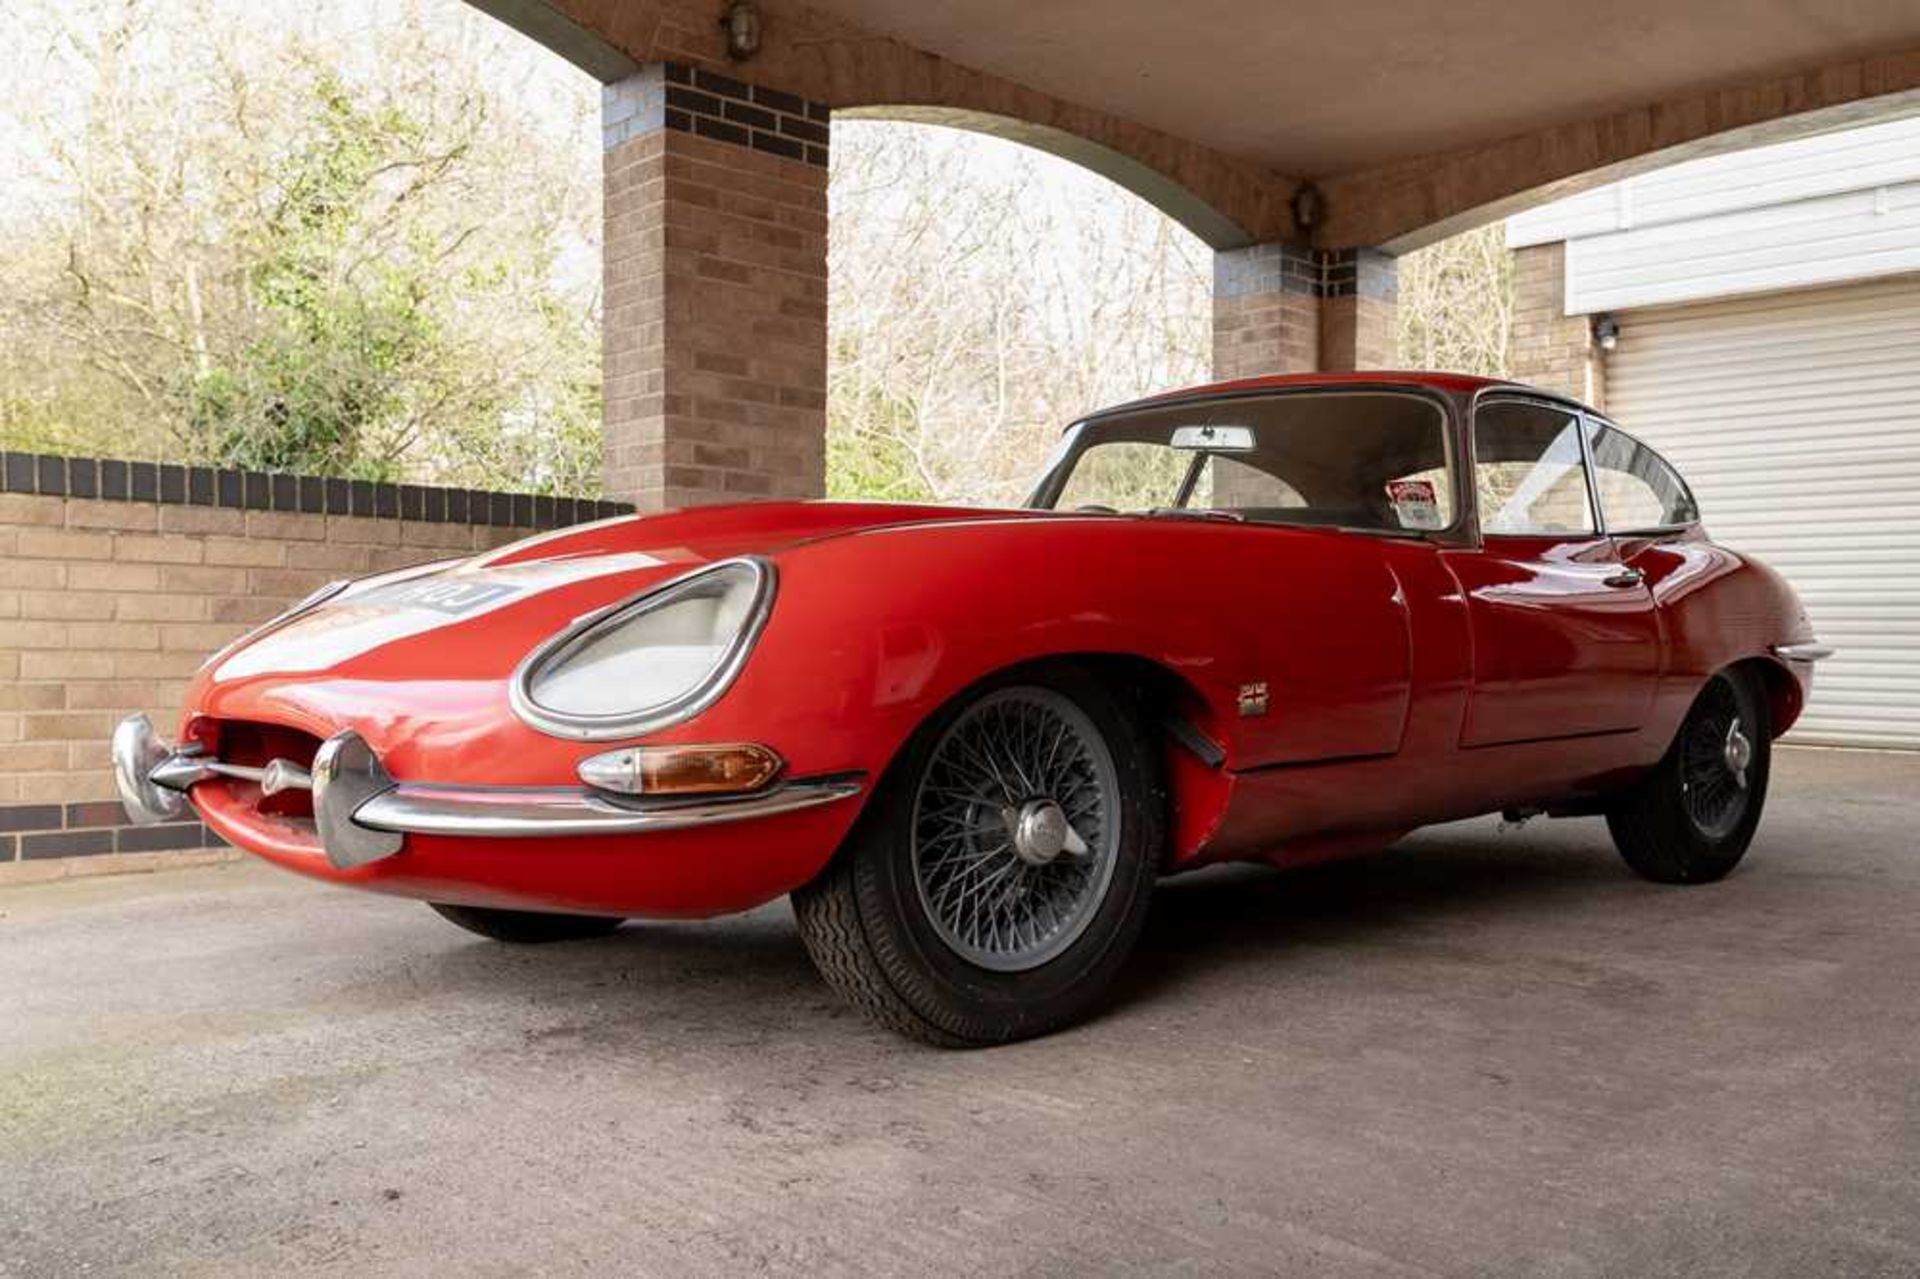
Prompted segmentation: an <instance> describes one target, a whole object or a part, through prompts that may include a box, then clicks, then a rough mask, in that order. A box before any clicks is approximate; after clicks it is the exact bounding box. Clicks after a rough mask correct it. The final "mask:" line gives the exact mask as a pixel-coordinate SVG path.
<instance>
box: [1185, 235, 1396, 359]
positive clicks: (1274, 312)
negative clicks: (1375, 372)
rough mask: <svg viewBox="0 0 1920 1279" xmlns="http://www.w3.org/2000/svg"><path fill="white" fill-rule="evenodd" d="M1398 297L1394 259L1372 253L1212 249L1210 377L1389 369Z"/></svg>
mask: <svg viewBox="0 0 1920 1279" xmlns="http://www.w3.org/2000/svg"><path fill="white" fill-rule="evenodd" d="M1397 293H1398V286H1397V273H1396V271H1395V269H1394V262H1393V259H1392V258H1391V257H1389V256H1388V255H1387V254H1385V253H1381V252H1378V251H1377V250H1374V249H1345V250H1339V251H1334V252H1326V251H1315V250H1309V249H1296V248H1293V247H1291V246H1289V245H1284V244H1256V245H1252V246H1250V247H1248V248H1244V249H1228V250H1226V251H1224V252H1220V253H1216V254H1214V256H1213V372H1214V376H1215V377H1219V378H1236V377H1256V376H1258V375H1260V374H1263V373H1312V372H1317V371H1321V370H1329V371H1340V370H1351V369H1386V368H1392V367H1394V366H1395V365H1396V364H1398V363H1399V360H1398V358H1397V356H1396V354H1395V352H1396V350H1397V348H1398V345H1399V334H1398V330H1397V325H1398V315H1397V311H1396V298H1397Z"/></svg>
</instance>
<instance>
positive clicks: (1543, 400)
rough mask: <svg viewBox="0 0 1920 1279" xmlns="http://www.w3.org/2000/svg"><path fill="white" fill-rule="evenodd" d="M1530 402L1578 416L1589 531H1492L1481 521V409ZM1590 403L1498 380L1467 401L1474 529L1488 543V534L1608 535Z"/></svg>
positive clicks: (1588, 537) (1578, 537)
mask: <svg viewBox="0 0 1920 1279" xmlns="http://www.w3.org/2000/svg"><path fill="white" fill-rule="evenodd" d="M1488 402H1494V403H1500V402H1505V403H1512V404H1526V405H1530V406H1532V407H1534V408H1544V409H1555V410H1557V411H1559V412H1561V413H1565V414H1567V415H1568V416H1569V417H1571V418H1573V419H1574V424H1575V433H1576V434H1577V435H1579V437H1580V469H1581V471H1582V472H1583V474H1584V475H1585V478H1586V482H1587V514H1588V515H1589V516H1591V517H1592V520H1593V528H1592V529H1590V530H1588V531H1587V532H1586V533H1583V534H1578V535H1567V534H1560V533H1489V532H1487V530H1486V528H1485V526H1484V525H1483V524H1482V523H1481V521H1480V515H1481V511H1480V409H1481V406H1482V405H1484V404H1486V403H1488ZM1587 416H1588V414H1587V410H1586V407H1585V406H1584V405H1582V404H1579V403H1577V402H1575V401H1573V400H1568V399H1563V398H1561V397H1560V396H1557V395H1549V394H1547V393H1546V392H1544V391H1539V392H1536V391H1534V390H1532V389H1531V388H1529V387H1525V386H1519V385H1508V384H1506V383H1497V384H1495V385H1493V386H1483V387H1481V388H1480V389H1479V390H1477V391H1475V392H1474V393H1473V397H1472V399H1471V400H1469V401H1468V404H1467V467H1468V470H1469V472H1470V474H1469V475H1468V478H1467V488H1468V491H1469V492H1470V493H1471V494H1472V495H1473V531H1474V533H1475V535H1476V536H1478V537H1479V539H1480V541H1481V543H1482V544H1483V545H1484V544H1485V542H1486V541H1487V539H1488V538H1494V539H1504V538H1535V539H1537V538H1542V537H1563V538H1565V539H1566V540H1569V541H1578V540H1581V539H1583V538H1584V539H1585V540H1588V541H1595V542H1598V541H1601V540H1602V539H1604V538H1606V537H1607V536H1608V534H1607V524H1606V517H1605V516H1604V515H1602V514H1601V511H1600V494H1599V493H1598V492H1597V491H1596V490H1595V489H1594V486H1593V459H1592V458H1591V457H1590V456H1589V454H1588V451H1587V432H1586V419H1587Z"/></svg>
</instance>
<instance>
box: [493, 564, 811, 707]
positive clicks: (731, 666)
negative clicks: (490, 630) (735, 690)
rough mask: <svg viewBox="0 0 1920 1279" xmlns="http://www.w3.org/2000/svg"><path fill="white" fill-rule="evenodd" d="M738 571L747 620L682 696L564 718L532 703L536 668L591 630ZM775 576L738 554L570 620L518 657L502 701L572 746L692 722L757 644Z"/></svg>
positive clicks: (725, 686)
mask: <svg viewBox="0 0 1920 1279" xmlns="http://www.w3.org/2000/svg"><path fill="white" fill-rule="evenodd" d="M741 567H745V568H747V569H749V570H751V571H752V573H753V575H754V596H753V602H752V604H751V605H750V606H749V608H748V612H747V620H746V621H745V622H744V623H743V624H742V625H741V627H740V630H739V633H738V634H736V635H735V636H734V638H733V642H732V643H731V644H730V645H729V646H728V648H727V651H726V653H725V654H723V655H722V656H721V658H720V660H719V661H718V662H716V663H715V664H714V666H713V669H712V670H710V671H708V672H707V674H706V675H705V676H704V677H703V678H702V679H701V681H700V683H698V684H697V685H695V686H694V687H693V688H691V689H689V690H688V691H687V692H685V693H682V694H681V695H680V696H678V697H675V698H673V699H671V700H670V701H666V702H662V703H659V704H658V705H654V706H645V707H641V708H639V709H638V710H633V711H625V712H621V713H618V714H612V715H569V714H566V713H564V712H561V711H555V710H551V709H549V708H547V707H545V706H542V705H540V703H539V702H538V701H536V700H535V699H534V696H533V680H534V678H535V676H536V675H537V674H538V673H539V671H540V669H541V667H543V666H544V665H545V664H546V663H548V662H549V661H552V660H555V659H557V658H558V657H560V656H561V655H563V654H564V652H565V651H566V650H567V649H568V648H570V647H571V646H572V645H574V644H577V643H579V642H580V641H581V640H583V639H585V638H586V637H587V636H588V635H589V634H590V633H592V632H593V631H595V630H597V629H598V628H600V627H601V626H603V625H607V624H611V623H614V622H616V621H618V620H619V619H620V618H621V617H622V616H623V615H626V614H629V613H637V612H639V611H641V610H642V609H645V608H646V607H648V606H649V605H651V604H654V603H657V602H659V597H661V596H663V595H667V594H670V593H673V592H676V591H681V590H684V589H686V588H687V587H688V586H689V585H691V584H693V583H695V582H698V581H699V580H700V579H702V578H705V577H710V576H712V575H714V574H716V573H721V572H727V571H730V570H733V569H737V568H741ZM775 577H776V574H775V572H774V567H773V564H772V563H771V562H770V561H768V560H766V559H764V558H762V557H761V556H758V555H741V556H736V557H734V558H732V559H725V560H716V561H714V562H713V563H711V564H705V565H702V566H701V567H699V568H697V569H695V570H693V571H692V572H690V573H682V574H681V575H680V576H678V577H675V578H671V579H669V580H668V581H665V582H657V583H655V584H654V585H652V586H649V587H647V588H646V589H645V590H643V591H640V592H638V593H636V594H633V595H629V596H627V597H626V598H625V599H620V600H616V601H614V602H613V603H612V604H609V605H607V606H606V607H605V608H600V609H596V610H595V611H593V612H591V613H588V614H586V615H584V616H582V617H578V618H575V619H574V620H573V622H572V623H571V624H569V625H568V626H567V627H566V628H565V629H564V630H562V631H560V632H559V634H557V635H554V636H553V637H552V638H550V639H548V640H546V641H545V642H543V643H541V644H539V645H537V646H536V647H535V648H534V649H533V651H532V652H530V653H528V654H527V655H526V656H525V657H524V658H522V659H521V661H520V664H519V665H518V666H516V667H515V668H514V671H513V675H512V676H511V677H510V678H509V679H508V681H507V701H508V703H509V705H511V706H512V708H513V713H514V715H515V716H517V717H518V718H519V720H520V721H521V723H523V724H525V725H527V727H529V728H531V729H534V730H535V731H537V732H541V733H545V734H547V736H549V737H560V738H565V739H567V740H569V741H577V742H605V741H614V740H617V739H620V738H628V737H638V736H640V735H641V734H643V733H651V732H654V731H655V730H657V729H662V728H667V727H670V726H671V725H674V724H679V723H683V722H685V721H686V720H689V719H692V718H693V717H694V716H695V715H698V714H699V713H700V712H701V711H704V710H706V709H707V708H708V707H709V706H711V705H713V704H714V703H715V702H717V701H719V700H720V698H721V696H722V695H724V694H725V693H726V691H727V690H728V689H729V688H731V687H732V686H733V681H734V680H735V679H737V678H738V677H739V675H740V671H741V669H742V668H743V667H744V666H745V665H746V664H747V658H748V656H749V655H751V653H752V652H753V646H754V644H755V643H756V642H757V641H758V640H759V638H760V632H761V631H763V630H764V629H766V625H767V618H768V616H769V615H771V613H772V612H773V597H774V588H775Z"/></svg>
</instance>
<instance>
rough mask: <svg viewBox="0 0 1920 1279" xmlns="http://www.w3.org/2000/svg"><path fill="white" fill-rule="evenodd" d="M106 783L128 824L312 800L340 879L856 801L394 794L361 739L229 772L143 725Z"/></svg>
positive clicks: (127, 729)
mask: <svg viewBox="0 0 1920 1279" xmlns="http://www.w3.org/2000/svg"><path fill="white" fill-rule="evenodd" d="M113 776H114V781H115V783H116V784H117V785H118V786H119V789H120V799H121V802H122V803H124V804H125V805H126V809H127V816H128V817H129V818H131V819H132V820H133V821H135V822H137V823H141V824H146V823H150V822H164V821H169V820H172V819H174V818H177V817H179V816H180V815H181V814H182V813H183V812H185V810H186V796H187V792H188V791H189V790H191V789H192V788H193V786H194V785H195V784H196V783H199V782H203V781H206V780H208V779H209V778H214V777H237V778H243V779H245V780H247V781H252V782H257V783H259V785H260V788H261V790H262V791H264V792H265V793H267V794H269V795H271V794H274V793H276V792H278V791H282V790H289V789H303V790H311V791H312V792H313V818H314V825H315V827H316V828H317V829H318V831H319V834H320V843H321V846H322V847H323V848H324V849H325V850H326V854H327V860H328V861H330V862H332V863H333V864H334V865H335V866H338V867H340V868H342V869H346V868H348V867H353V866H363V865H365V864H367V863H368V862H374V861H379V860H380V859H381V858H383V857H391V856H392V855H393V854H395V853H397V852H399V851H400V847H401V844H402V842H403V837H404V836H406V835H410V834H414V835H454V836H460V837H463V838H469V839H514V838H538V837H541V836H549V835H551V836H569V835H640V834H648V833H651V832H654V831H668V830H685V829H687V828H689V827H695V826H706V825H711V824H714V823H717V822H736V821H745V820H748V819H751V818H755V817H771V816H774V815H776V814H779V813H791V812H795V811H798V810H800V809H804V808H813V807H815V806H816V805H819V804H829V803H832V802H834V801H836V800H842V799H847V798H850V797H852V796H854V795H857V794H859V793H860V783H859V782H858V781H855V780H852V779H848V778H828V779H821V780H815V781H795V782H787V783H785V784H784V785H780V786H776V787H774V788H772V789H770V790H765V791H757V792H755V793H753V794H751V795H741V796H737V797H728V798H722V799H710V800H679V801H671V802H669V801H661V800H652V801H638V800H615V799H612V798H609V797H608V796H605V795H602V794H600V793H598V792H597V791H592V790H589V789H587V788H586V787H578V786H574V787H568V786H551V787H547V786H543V787H512V786H456V785H436V784H432V783H427V782H396V781H395V780H393V778H392V777H390V776H388V774H387V771H386V769H384V768H382V767H381V764H380V760H379V758H378V757H377V756H376V755H375V754H374V753H373V750H372V748H371V747H369V746H368V745H367V743H366V741H365V739H363V738H362V737H361V736H360V735H359V734H358V733H355V732H352V731H351V730H349V731H347V732H343V733H337V734H335V735H334V736H332V737H329V738H328V739H327V740H326V741H325V742H322V743H321V745H320V749H319V750H318V751H317V752H315V753H314V757H313V767H312V769H311V770H307V769H302V768H300V767H299V766H298V765H295V764H292V763H289V762H288V761H286V760H274V761H273V762H272V763H270V764H268V765H266V766H265V767H264V768H252V767H248V766H245V765H240V764H227V763H223V762H222V761H220V760H217V759H212V758H210V757H208V756H207V755H206V754H205V753H204V752H203V751H202V750H201V749H200V748H199V747H197V746H192V745H188V746H182V747H171V746H169V745H167V743H165V742H164V741H162V740H161V739H160V737H159V735H158V734H156V733H155V732H154V729H153V724H152V723H151V722H149V721H148V719H147V717H146V716H145V715H131V716H128V717H127V718H126V719H124V720H122V721H120V725H119V727H118V728H116V729H114V732H113Z"/></svg>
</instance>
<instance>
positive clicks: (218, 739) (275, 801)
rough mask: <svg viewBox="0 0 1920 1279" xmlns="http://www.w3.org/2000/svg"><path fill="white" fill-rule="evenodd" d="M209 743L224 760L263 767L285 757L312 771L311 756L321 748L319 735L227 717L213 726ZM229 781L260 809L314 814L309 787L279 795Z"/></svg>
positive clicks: (291, 814)
mask: <svg viewBox="0 0 1920 1279" xmlns="http://www.w3.org/2000/svg"><path fill="white" fill-rule="evenodd" d="M211 746H212V749H213V754H214V756H215V757H216V758H218V759H219V760H220V761H221V762H222V763H225V764H242V765H245V766H246V767H248V768H265V767H266V766H267V765H268V764H270V763H272V762H273V761H274V760H276V759H284V760H286V761H287V762H288V763H290V764H298V765H299V766H300V767H301V768H304V769H306V770H308V771H309V772H311V771H312V770H313V757H314V755H315V754H317V753H318V752H319V750H320V739H319V738H317V737H315V736H314V735H313V734H311V733H303V732H301V731H300V730H299V729H297V728H288V727H286V726H285V725H281V724H262V723H256V722H254V721H252V720H240V719H226V720H220V721H219V722H218V724H217V725H216V726H215V736H214V740H213V742H212V743H211ZM228 784H229V785H230V786H232V787H233V789H234V793H235V794H236V795H238V796H241V797H242V798H244V799H245V800H246V802H247V803H248V804H249V805H251V806H252V807H253V808H255V809H257V810H258V811H260V812H262V813H268V814H271V815H273V816H275V817H299V818H307V819H311V818H312V817H313V792H312V791H308V790H284V791H281V792H280V793H279V794H278V795H263V794H261V793H260V787H259V786H258V785H256V784H255V783H253V782H248V781H241V780H239V779H237V778H232V779H229V782H228Z"/></svg>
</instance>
